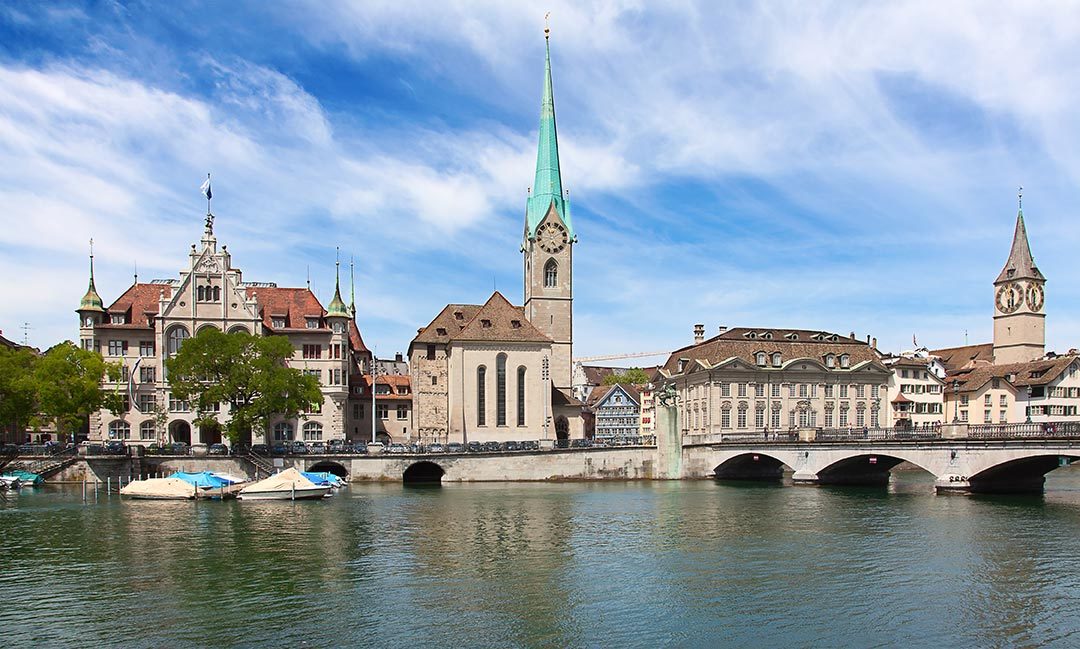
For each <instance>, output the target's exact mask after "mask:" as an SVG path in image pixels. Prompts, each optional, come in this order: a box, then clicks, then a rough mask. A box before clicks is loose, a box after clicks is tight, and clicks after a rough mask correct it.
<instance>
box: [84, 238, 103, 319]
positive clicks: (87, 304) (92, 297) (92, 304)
mask: <svg viewBox="0 0 1080 649" xmlns="http://www.w3.org/2000/svg"><path fill="white" fill-rule="evenodd" d="M79 311H100V312H102V313H104V312H105V303H104V302H102V300H101V296H100V295H98V292H97V287H95V286H94V240H93V239H91V240H90V286H89V287H88V288H87V289H86V295H84V296H83V298H82V300H81V301H80V302H79Z"/></svg>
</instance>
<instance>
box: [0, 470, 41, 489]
mask: <svg viewBox="0 0 1080 649" xmlns="http://www.w3.org/2000/svg"><path fill="white" fill-rule="evenodd" d="M4 475H5V476H10V477H12V478H18V479H19V482H21V483H22V484H24V485H34V486H35V487H36V486H38V485H40V484H44V483H45V478H42V477H41V476H40V475H38V474H36V473H30V472H29V471H23V470H22V469H16V470H14V471H7V472H5V473H4Z"/></svg>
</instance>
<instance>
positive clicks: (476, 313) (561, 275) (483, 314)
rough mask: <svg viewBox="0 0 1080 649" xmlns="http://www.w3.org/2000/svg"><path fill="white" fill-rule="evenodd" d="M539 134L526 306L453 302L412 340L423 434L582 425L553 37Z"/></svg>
mask: <svg viewBox="0 0 1080 649" xmlns="http://www.w3.org/2000/svg"><path fill="white" fill-rule="evenodd" d="M545 40H547V39H546V34H545ZM539 140H540V141H539V146H538V150H537V158H536V176H535V182H534V184H533V187H532V188H531V190H530V192H529V196H528V199H527V201H526V208H525V228H524V235H523V239H522V243H521V252H522V253H523V286H524V306H514V305H512V304H511V303H510V302H509V301H508V300H507V299H506V298H505V297H504V296H503V295H502V294H501V293H499V292H498V291H496V292H494V293H493V294H492V295H491V297H490V298H489V299H488V300H487V301H486V302H485V303H484V304H482V305H481V304H448V305H446V307H445V308H443V309H442V311H440V312H439V314H438V315H437V316H436V317H435V318H434V319H433V320H432V321H431V322H430V323H429V324H428V325H427V326H426V327H423V328H421V329H419V330H418V332H417V335H416V337H415V338H414V339H413V340H412V342H411V344H410V345H409V365H410V370H411V373H412V386H413V390H414V394H413V398H414V409H413V413H414V415H413V417H414V421H413V428H414V430H416V431H417V434H418V436H419V441H420V442H422V443H431V442H444V443H445V442H467V441H508V440H544V439H548V440H556V439H559V440H566V439H570V438H572V437H581V435H582V432H583V431H582V422H581V408H582V406H583V404H582V403H581V402H580V401H579V400H577V399H576V398H574V396H573V395H572V394H571V381H572V379H571V358H572V355H573V352H572V350H573V248H574V245H575V244H576V243H577V236H576V234H575V232H574V227H573V223H572V221H571V218H570V204H569V200H568V198H567V197H566V195H565V193H564V191H563V187H562V175H561V171H560V168H559V148H558V137H557V133H556V128H555V101H554V95H553V89H552V82H551V50H550V46H548V48H547V56H546V59H545V69H544V90H543V98H542V101H541V109H540V137H539Z"/></svg>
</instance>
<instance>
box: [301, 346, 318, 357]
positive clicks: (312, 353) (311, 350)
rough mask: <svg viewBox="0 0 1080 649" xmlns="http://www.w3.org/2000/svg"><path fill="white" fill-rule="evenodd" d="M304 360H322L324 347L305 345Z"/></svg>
mask: <svg viewBox="0 0 1080 649" xmlns="http://www.w3.org/2000/svg"><path fill="white" fill-rule="evenodd" d="M303 351H304V358H308V359H317V358H322V345H304V350H303Z"/></svg>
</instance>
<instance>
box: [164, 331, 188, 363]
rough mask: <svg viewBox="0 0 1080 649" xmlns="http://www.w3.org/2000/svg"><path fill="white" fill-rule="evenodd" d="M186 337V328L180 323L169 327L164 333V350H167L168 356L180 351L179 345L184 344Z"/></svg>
mask: <svg viewBox="0 0 1080 649" xmlns="http://www.w3.org/2000/svg"><path fill="white" fill-rule="evenodd" d="M187 337H188V330H187V329H185V328H183V327H181V326H180V325H176V326H174V327H172V328H170V329H169V331H168V332H167V333H166V334H165V350H166V352H168V354H169V356H172V355H173V354H175V353H176V352H178V351H180V345H182V344H184V341H185V340H187Z"/></svg>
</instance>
